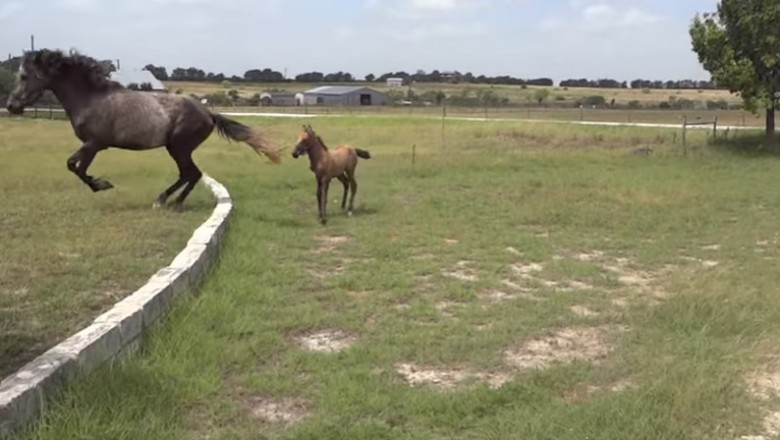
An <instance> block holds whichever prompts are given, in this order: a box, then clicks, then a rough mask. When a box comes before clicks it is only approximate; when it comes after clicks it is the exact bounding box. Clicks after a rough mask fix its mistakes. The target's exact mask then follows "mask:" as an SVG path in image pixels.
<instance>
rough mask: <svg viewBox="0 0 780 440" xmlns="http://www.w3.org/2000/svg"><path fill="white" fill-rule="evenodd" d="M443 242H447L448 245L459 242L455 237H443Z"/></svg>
mask: <svg viewBox="0 0 780 440" xmlns="http://www.w3.org/2000/svg"><path fill="white" fill-rule="evenodd" d="M444 243H446V244H449V245H453V244H458V243H460V241H458V240H457V239H455V238H445V239H444Z"/></svg>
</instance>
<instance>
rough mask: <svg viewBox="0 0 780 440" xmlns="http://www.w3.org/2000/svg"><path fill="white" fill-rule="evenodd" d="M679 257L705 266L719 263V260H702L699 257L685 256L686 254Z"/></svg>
mask: <svg viewBox="0 0 780 440" xmlns="http://www.w3.org/2000/svg"><path fill="white" fill-rule="evenodd" d="M680 259H681V260H683V261H686V262H688V263H696V264H701V265H702V266H704V267H705V268H713V267H716V266H718V265H720V262H719V261H717V260H703V259H701V258H694V257H687V256H682V257H680Z"/></svg>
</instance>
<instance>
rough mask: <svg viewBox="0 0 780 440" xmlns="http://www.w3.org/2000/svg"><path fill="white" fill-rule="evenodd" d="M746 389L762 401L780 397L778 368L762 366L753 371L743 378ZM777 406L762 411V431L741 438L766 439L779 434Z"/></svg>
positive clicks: (746, 439)
mask: <svg viewBox="0 0 780 440" xmlns="http://www.w3.org/2000/svg"><path fill="white" fill-rule="evenodd" d="M745 382H746V383H747V388H748V391H749V392H750V394H751V395H753V397H755V398H756V399H758V400H761V401H763V402H767V403H769V402H771V401H773V400H775V399H777V398H778V397H780V369H778V368H777V367H773V368H764V369H762V370H760V371H756V372H753V373H752V374H750V375H748V376H747V377H746V379H745ZM776 409H777V408H770V409H767V410H766V411H765V413H764V419H763V421H762V427H763V428H764V432H763V433H761V434H758V435H743V436H742V437H740V439H743V440H768V439H770V438H777V436H778V435H780V411H777V410H776Z"/></svg>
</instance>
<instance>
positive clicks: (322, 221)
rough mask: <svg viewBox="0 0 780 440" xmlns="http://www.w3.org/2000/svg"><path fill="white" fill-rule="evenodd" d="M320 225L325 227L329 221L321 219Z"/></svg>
mask: <svg viewBox="0 0 780 440" xmlns="http://www.w3.org/2000/svg"><path fill="white" fill-rule="evenodd" d="M320 223H321V224H323V225H324V224H326V223H328V219H326V218H321V219H320Z"/></svg>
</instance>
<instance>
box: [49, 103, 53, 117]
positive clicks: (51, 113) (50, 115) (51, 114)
mask: <svg viewBox="0 0 780 440" xmlns="http://www.w3.org/2000/svg"><path fill="white" fill-rule="evenodd" d="M53 119H54V112H53V111H52V108H51V104H49V120H53Z"/></svg>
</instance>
